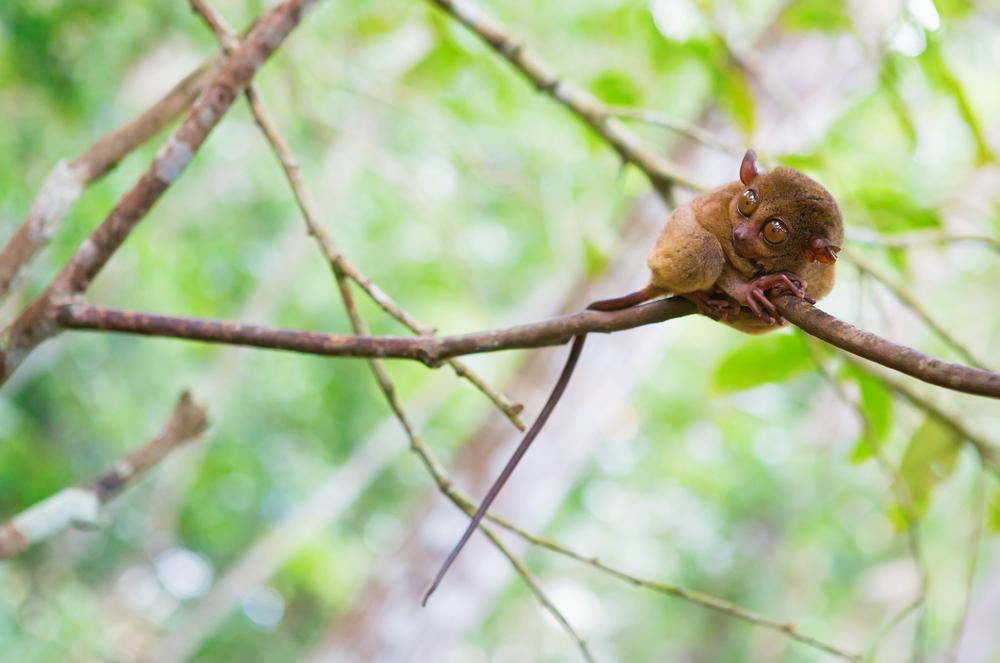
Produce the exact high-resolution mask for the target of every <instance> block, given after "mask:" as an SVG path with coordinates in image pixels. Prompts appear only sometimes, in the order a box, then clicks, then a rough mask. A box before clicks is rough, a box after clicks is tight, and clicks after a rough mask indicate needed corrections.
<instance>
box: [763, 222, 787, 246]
mask: <svg viewBox="0 0 1000 663" xmlns="http://www.w3.org/2000/svg"><path fill="white" fill-rule="evenodd" d="M786 237H788V228H786V227H785V224H784V223H782V222H781V219H771V220H770V221H768V222H767V223H765V224H764V239H766V240H767V242H768V243H769V244H781V243H782V242H784V241H785V238H786Z"/></svg>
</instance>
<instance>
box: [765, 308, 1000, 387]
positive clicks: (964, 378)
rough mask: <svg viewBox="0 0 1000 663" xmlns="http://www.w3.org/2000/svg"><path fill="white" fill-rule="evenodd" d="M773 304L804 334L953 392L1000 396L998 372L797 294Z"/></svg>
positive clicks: (999, 376) (999, 375)
mask: <svg viewBox="0 0 1000 663" xmlns="http://www.w3.org/2000/svg"><path fill="white" fill-rule="evenodd" d="M775 306H776V307H777V308H778V312H779V313H781V315H782V316H784V317H785V318H786V319H787V320H788V321H789V322H791V323H793V324H795V325H796V326H797V327H799V328H800V329H802V331H804V332H806V333H807V334H811V335H813V336H815V337H816V338H819V339H822V340H824V341H826V342H827V343H829V344H830V345H833V346H835V347H838V348H840V349H841V350H846V351H847V352H850V353H851V354H854V355H857V356H859V357H862V358H864V359H867V360H869V361H873V362H875V363H876V364H881V365H882V366H885V367H886V368H891V369H893V370H894V371H899V372H900V373H904V374H905V375H909V376H910V377H914V378H917V379H918V380H923V381H924V382H927V383H928V384H933V385H936V386H938V387H944V388H945V389H951V390H953V391H961V392H964V393H966V394H975V395H977V396H987V397H989V398H1000V374H997V373H991V372H990V371H984V370H981V369H978V368H969V367H968V366H960V365H958V364H952V363H949V362H947V361H942V360H940V359H937V358H936V357H932V356H930V355H926V354H924V353H923V352H918V351H917V350H914V349H913V348H908V347H906V346H903V345H898V344H896V343H893V342H892V341H888V340H886V339H884V338H882V337H881V336H878V335H876V334H873V333H871V332H868V331H865V330H863V329H858V328H857V327H855V326H853V325H849V324H847V323H846V322H843V321H842V320H838V319H837V318H835V317H833V316H832V315H830V314H829V313H824V312H823V311H821V310H819V309H818V308H816V307H814V306H813V305H812V304H809V303H808V302H806V301H805V300H804V299H799V298H798V297H789V296H783V297H777V298H776V299H775Z"/></svg>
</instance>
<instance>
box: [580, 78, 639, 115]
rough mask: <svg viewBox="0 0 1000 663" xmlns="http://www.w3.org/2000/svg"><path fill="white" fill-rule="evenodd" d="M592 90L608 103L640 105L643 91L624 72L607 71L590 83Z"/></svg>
mask: <svg viewBox="0 0 1000 663" xmlns="http://www.w3.org/2000/svg"><path fill="white" fill-rule="evenodd" d="M590 91H591V92H593V93H594V96H596V97H597V98H598V99H600V100H601V101H603V102H604V103H606V104H611V105H615V106H638V105H639V104H640V103H641V100H642V92H640V91H639V88H637V87H636V85H635V83H633V82H632V79H630V78H629V77H628V76H627V75H626V74H625V73H624V72H621V71H606V72H604V73H603V74H601V75H600V76H598V77H597V78H595V79H594V81H593V82H592V83H591V84H590Z"/></svg>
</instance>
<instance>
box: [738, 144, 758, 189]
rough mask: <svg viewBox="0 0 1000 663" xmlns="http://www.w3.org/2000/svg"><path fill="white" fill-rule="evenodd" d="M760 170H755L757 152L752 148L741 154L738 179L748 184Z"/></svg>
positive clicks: (755, 177)
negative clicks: (741, 159)
mask: <svg viewBox="0 0 1000 663" xmlns="http://www.w3.org/2000/svg"><path fill="white" fill-rule="evenodd" d="M759 174H760V172H759V171H758V170H757V153H756V152H754V151H753V149H749V150H747V153H746V154H744V155H743V163H741V164H740V181H741V182H743V183H744V184H750V183H751V182H753V181H754V180H755V179H757V175H759Z"/></svg>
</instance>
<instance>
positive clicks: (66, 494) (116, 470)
mask: <svg viewBox="0 0 1000 663" xmlns="http://www.w3.org/2000/svg"><path fill="white" fill-rule="evenodd" d="M207 425H208V419H207V415H206V412H205V408H203V407H201V406H199V405H195V403H194V401H192V400H191V394H190V393H189V392H186V391H185V392H184V393H183V394H181V397H180V398H179V399H178V400H177V405H175V406H174V411H173V413H172V414H171V415H170V419H169V420H168V421H167V423H166V424H165V425H164V426H163V430H161V431H160V434H159V435H157V436H156V437H155V438H153V439H152V440H150V441H149V442H147V443H146V444H145V445H143V446H142V447H140V448H138V449H136V450H135V451H133V452H132V453H130V454H129V455H127V456H125V457H124V458H122V459H120V460H119V461H118V462H117V463H115V464H114V465H113V466H112V467H111V468H110V469H109V470H107V471H106V472H105V473H104V474H101V475H100V476H98V477H97V478H95V479H94V480H92V481H90V482H89V483H87V484H85V485H83V486H78V487H75V488H67V489H65V490H62V491H59V492H58V493H56V494H55V495H53V496H51V497H49V498H46V499H44V500H42V501H41V502H39V503H38V504H35V505H34V506H32V507H30V508H28V509H26V510H25V511H23V512H21V513H20V514H18V515H17V516H14V518H12V519H11V520H10V521H9V522H7V523H4V524H3V525H0V559H9V558H11V557H13V556H15V555H17V554H19V553H21V552H23V551H25V550H27V549H28V548H29V547H31V546H32V545H33V544H35V543H38V542H40V541H43V540H45V539H48V538H50V537H52V536H53V535H55V534H57V533H59V532H61V531H62V530H64V529H66V528H67V527H70V526H72V525H74V524H84V523H86V524H91V525H92V524H95V523H97V522H98V514H99V511H100V507H101V505H103V504H106V503H107V502H108V501H110V500H111V498H113V497H115V496H116V495H118V493H120V492H121V491H122V490H123V489H124V488H125V487H126V486H127V485H128V484H130V483H131V482H133V481H134V480H135V479H137V478H138V477H139V476H141V475H142V474H144V473H146V472H148V471H149V470H150V469H152V468H154V467H156V466H157V465H158V464H159V463H160V461H162V460H163V459H164V458H166V457H167V455H169V454H170V453H171V452H172V451H173V450H174V449H176V448H177V447H179V446H181V445H183V444H185V443H186V442H190V441H192V440H194V439H195V438H197V437H198V436H199V435H201V434H202V433H203V432H204V431H205V428H206V426H207Z"/></svg>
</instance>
